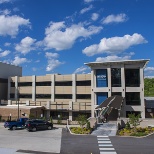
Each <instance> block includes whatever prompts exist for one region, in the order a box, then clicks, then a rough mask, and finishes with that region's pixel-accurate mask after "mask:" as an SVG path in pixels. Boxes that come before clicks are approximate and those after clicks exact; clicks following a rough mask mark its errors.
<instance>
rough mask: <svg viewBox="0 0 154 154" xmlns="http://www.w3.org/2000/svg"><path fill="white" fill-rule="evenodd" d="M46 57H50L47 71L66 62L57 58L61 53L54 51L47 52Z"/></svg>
mask: <svg viewBox="0 0 154 154" xmlns="http://www.w3.org/2000/svg"><path fill="white" fill-rule="evenodd" d="M45 57H46V58H47V59H48V64H47V67H46V71H52V70H54V69H55V68H56V67H58V66H60V65H62V64H64V62H60V61H59V60H58V59H57V58H58V57H59V54H57V53H52V52H46V53H45Z"/></svg>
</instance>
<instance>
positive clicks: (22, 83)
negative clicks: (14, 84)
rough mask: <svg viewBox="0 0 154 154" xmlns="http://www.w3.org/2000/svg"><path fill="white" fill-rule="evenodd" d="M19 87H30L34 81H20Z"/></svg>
mask: <svg viewBox="0 0 154 154" xmlns="http://www.w3.org/2000/svg"><path fill="white" fill-rule="evenodd" d="M18 86H19V87H28V86H32V82H19V83H18Z"/></svg>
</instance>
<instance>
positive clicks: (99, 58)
mask: <svg viewBox="0 0 154 154" xmlns="http://www.w3.org/2000/svg"><path fill="white" fill-rule="evenodd" d="M132 55H133V53H130V54H129V55H126V56H117V55H112V56H107V57H98V58H96V62H107V61H120V60H129V59H131V56H132Z"/></svg>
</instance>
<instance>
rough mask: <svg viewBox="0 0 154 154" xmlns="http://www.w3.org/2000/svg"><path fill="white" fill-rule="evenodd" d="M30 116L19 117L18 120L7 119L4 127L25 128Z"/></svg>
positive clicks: (11, 128) (12, 128)
mask: <svg viewBox="0 0 154 154" xmlns="http://www.w3.org/2000/svg"><path fill="white" fill-rule="evenodd" d="M27 120H28V118H19V119H18V120H17V121H15V120H14V121H6V122H5V123H4V127H5V128H8V129H10V130H16V129H18V128H25V122H26V121H27Z"/></svg>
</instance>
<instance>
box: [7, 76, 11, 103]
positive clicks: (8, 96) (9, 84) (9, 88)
mask: <svg viewBox="0 0 154 154" xmlns="http://www.w3.org/2000/svg"><path fill="white" fill-rule="evenodd" d="M10 92H11V77H8V93H7V99H8V100H9V99H10Z"/></svg>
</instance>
